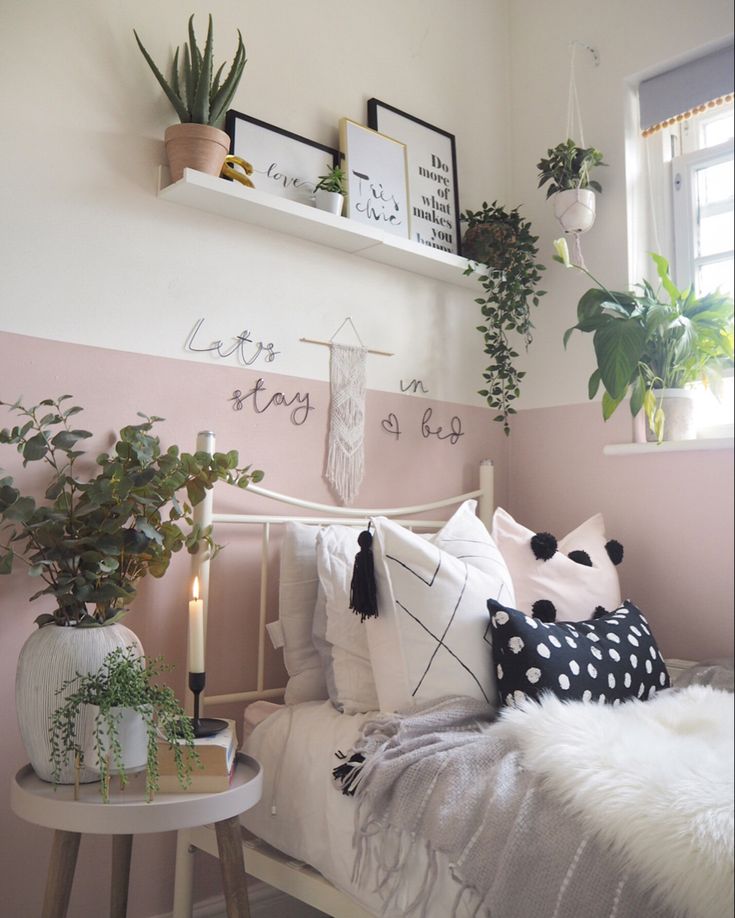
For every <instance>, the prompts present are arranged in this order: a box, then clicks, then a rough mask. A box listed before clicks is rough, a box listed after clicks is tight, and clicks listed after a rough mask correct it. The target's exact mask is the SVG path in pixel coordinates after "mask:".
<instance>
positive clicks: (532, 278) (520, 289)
mask: <svg viewBox="0 0 735 918" xmlns="http://www.w3.org/2000/svg"><path fill="white" fill-rule="evenodd" d="M462 220H464V221H465V222H466V223H467V232H466V233H465V235H464V238H463V240H462V252H463V254H464V255H465V256H466V257H467V258H469V259H470V260H471V262H481V263H482V264H481V266H480V267H479V268H478V266H477V265H475V264H470V266H469V267H468V268H467V269H466V271H465V272H464V273H465V274H472V273H474V271H475V270H481V271H482V272H483V273H480V274H479V276H478V281H479V283H480V285H481V286H482V288H483V291H484V296H481V297H478V298H477V299H476V300H475V302H476V303H478V304H479V305H480V307H481V309H482V317H483V324H482V325H478V326H477V330H478V331H479V332H481V333H482V335H483V336H484V343H485V353H486V354H488V355H489V356H490V358H491V360H492V362H491V363H490V365H489V366H488V367H487V369H486V370H485V372H484V374H483V378H484V380H485V387H484V388H482V389H480V390H479V394H480V395H482V396H483V397H484V398H485V399H486V400H487V403H488V405H489V406H490V407H491V408H493V409H494V410H495V411H497V412H498V413H497V414H496V415H495V418H494V420H495V421H498V422H499V423H502V425H503V430H504V432H505V434H506V436H507V435H508V434H509V433H510V416H511V415H513V414H515V413H516V410H515V408H514V407H513V405H512V403H513V402H514V401H515V399H517V398H518V396H519V395H520V386H521V380H522V379H523V377H524V376H525V375H526V374H525V372H524V371H522V370H518V369H517V367H516V366H515V361H516V360H517V359H518V356H519V354H518V351H517V350H516V349H515V346H514V344H513V343H512V342H513V339H514V338H520V339H521V341H522V342H523V344H524V346H525V347H526V349H528V346H529V345H530V344H531V341H532V339H533V335H532V329H533V323H532V322H531V310H530V305H531V304H533V305H534V306H538V304H539V299H540V297H542V296H543V295H544V294H545V292H546V291H545V290H539V289H537V288H538V284H539V283H540V281H541V272H542V271H544V270H545V267H544V265H542V264H539V263H538V262H537V261H536V257H537V255H538V247H537V245H536V243H537V241H538V236H534V235H533V234H532V233H531V224H530V223H529V222H528V221H527V220H524V219H523V218H522V217H521V215H520V213H519V212H518V208H517V207H515V208H513V209H512V210H506V209H505V208H504V207H502V206H501V205H499V204H498V203H497V201H493V203H492V204H490V205H488V204H487V203H486V202H483V205H482V210H479V211H476V212H473V211H471V210H468V211H467V212H466V213H464V214H462Z"/></svg>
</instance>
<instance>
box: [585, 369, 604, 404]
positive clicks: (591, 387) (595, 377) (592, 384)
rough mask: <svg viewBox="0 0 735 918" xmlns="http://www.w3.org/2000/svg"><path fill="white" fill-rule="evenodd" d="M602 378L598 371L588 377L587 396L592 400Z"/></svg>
mask: <svg viewBox="0 0 735 918" xmlns="http://www.w3.org/2000/svg"><path fill="white" fill-rule="evenodd" d="M601 379H602V377H601V376H600V371H599V370H595V371H594V373H593V374H592V375H591V376H590V378H589V382H588V383H587V396H588V398H589V399H590V400H592V399H593V398H594V397H595V396H596V395H597V390H598V389H599V388H600V381H601Z"/></svg>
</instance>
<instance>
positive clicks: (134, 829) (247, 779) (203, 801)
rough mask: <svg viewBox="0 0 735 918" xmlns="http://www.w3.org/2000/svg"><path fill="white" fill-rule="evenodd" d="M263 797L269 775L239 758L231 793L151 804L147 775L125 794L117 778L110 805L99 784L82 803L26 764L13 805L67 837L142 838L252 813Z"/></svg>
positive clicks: (161, 797) (87, 789)
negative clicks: (147, 797) (71, 834)
mask: <svg viewBox="0 0 735 918" xmlns="http://www.w3.org/2000/svg"><path fill="white" fill-rule="evenodd" d="M262 792H263V772H262V770H261V767H260V763H259V762H258V761H256V759H254V758H252V757H251V756H249V755H244V754H243V753H238V755H237V765H236V767H235V771H234V773H233V776H232V784H231V785H230V787H229V788H228V789H227V790H225V791H219V792H217V793H207V794H157V795H156V796H155V797H154V798H153V800H152V801H151V802H150V803H146V800H145V773H144V772H139V773H138V774H134V775H130V776H129V779H128V784H127V787H126V788H125V790H124V791H121V790H120V785H119V782H118V781H117V780H116V779H115V778H114V777H113V779H112V782H111V784H110V802H109V803H103V801H102V797H101V796H100V785H99V782H95V783H93V784H81V785H80V787H79V799H78V800H75V799H74V787H73V785H69V784H64V785H59V786H58V787H57V788H56V789H55V790H54V786H53V784H49V783H48V782H46V781H42V780H41V779H40V778H39V777H37V775H36V774H35V772H34V771H33V769H32V768H31V766H30V765H25V766H24V767H23V768H21V770H20V771H19V772H18V773H17V774H16V776H15V778H14V779H13V782H12V787H11V793H10V805H11V807H12V809H13V812H14V813H15V814H16V816H20V818H21V819H25V820H26V821H27V822H32V823H34V824H35V825H39V826H45V827H46V828H49V829H62V830H63V831H66V832H82V833H87V832H88V833H92V834H98V835H137V834H139V833H145V832H168V831H171V830H176V829H188V828H192V827H194V826H203V825H206V824H207V823H210V822H220V821H221V820H223V819H229V818H230V817H231V816H238V815H239V814H240V813H244V812H245V811H246V810H249V809H250V807H252V806H255V804H256V803H257V802H258V801H259V800H260V796H261V794H262Z"/></svg>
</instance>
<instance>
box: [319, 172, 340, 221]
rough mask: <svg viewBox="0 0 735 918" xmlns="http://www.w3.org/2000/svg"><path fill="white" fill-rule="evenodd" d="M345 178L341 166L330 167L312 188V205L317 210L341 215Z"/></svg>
mask: <svg viewBox="0 0 735 918" xmlns="http://www.w3.org/2000/svg"><path fill="white" fill-rule="evenodd" d="M346 181H347V176H346V175H345V172H344V169H343V168H342V167H341V166H330V167H329V168H328V169H327V172H326V173H325V174H324V175H320V176H319V181H318V182H317V184H316V187H315V188H314V203H315V204H316V206H317V207H318V208H319V210H326V211H327V212H328V213H330V214H336V215H337V216H339V215H341V213H342V205H343V203H344V199H345V186H346Z"/></svg>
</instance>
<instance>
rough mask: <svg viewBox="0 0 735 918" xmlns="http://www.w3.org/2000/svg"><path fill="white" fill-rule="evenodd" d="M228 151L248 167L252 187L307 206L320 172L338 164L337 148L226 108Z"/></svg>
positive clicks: (309, 204)
mask: <svg viewBox="0 0 735 918" xmlns="http://www.w3.org/2000/svg"><path fill="white" fill-rule="evenodd" d="M225 131H226V132H227V133H228V134H229V137H230V153H231V154H233V155H235V156H241V157H242V158H243V159H245V160H247V162H249V163H250V164H251V165H252V167H253V173H252V175H251V176H250V178H251V180H252V182H253V184H254V185H255V188H256V190H258V191H265V192H267V193H268V194H273V195H276V196H277V197H280V198H287V199H288V200H291V201H298V202H299V203H301V204H306V205H308V206H311V204H312V198H313V195H314V189H315V187H316V183H317V181H318V179H319V176H320V175H324V173H325V172H326V170H327V169H329V168H330V167H332V166H338V165H339V162H340V154H339V150H335V149H334V148H333V147H328V146H326V145H325V144H322V143H317V142H316V141H315V140H309V138H308V137H301V135H299V134H294V133H293V131H287V130H286V129H285V128H280V127H276V125H274V124H268V123H267V122H266V121H261V120H260V119H259V118H254V117H253V116H252V115H246V114H244V113H243V112H238V111H235V110H234V109H230V110H229V111H228V112H227V115H226V117H225Z"/></svg>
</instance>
